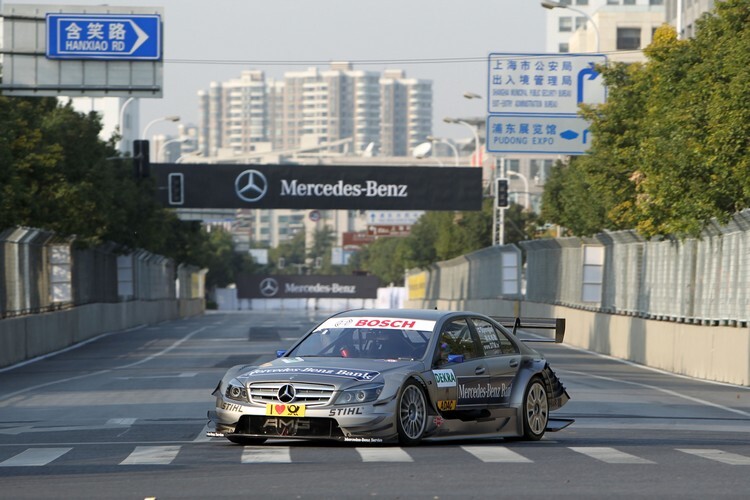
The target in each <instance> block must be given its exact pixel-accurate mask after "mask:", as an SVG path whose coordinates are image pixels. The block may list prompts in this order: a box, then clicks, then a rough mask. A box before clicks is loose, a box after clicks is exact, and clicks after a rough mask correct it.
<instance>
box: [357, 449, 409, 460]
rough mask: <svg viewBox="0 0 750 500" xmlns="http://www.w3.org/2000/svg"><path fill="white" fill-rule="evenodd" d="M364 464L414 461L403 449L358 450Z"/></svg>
mask: <svg viewBox="0 0 750 500" xmlns="http://www.w3.org/2000/svg"><path fill="white" fill-rule="evenodd" d="M356 450H357V453H359V456H360V457H362V461H363V462H413V461H414V459H413V458H411V456H409V454H408V453H406V451H404V450H403V449H401V448H364V447H359V448H356Z"/></svg>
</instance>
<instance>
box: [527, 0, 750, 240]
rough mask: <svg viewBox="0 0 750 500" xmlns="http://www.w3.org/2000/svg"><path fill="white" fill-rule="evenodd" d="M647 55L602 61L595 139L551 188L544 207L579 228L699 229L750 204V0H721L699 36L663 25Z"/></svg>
mask: <svg viewBox="0 0 750 500" xmlns="http://www.w3.org/2000/svg"><path fill="white" fill-rule="evenodd" d="M645 54H646V56H647V62H646V63H645V64H632V65H624V64H612V65H610V66H609V67H607V68H602V73H603V76H604V78H605V81H606V82H607V84H608V87H609V97H608V101H607V103H606V104H604V105H601V106H596V107H592V106H589V107H584V109H583V111H582V114H583V116H584V117H586V118H587V119H589V120H590V121H591V131H592V133H593V144H592V148H591V150H590V151H589V154H588V155H586V156H582V157H579V158H576V159H574V160H572V161H571V162H570V164H569V165H568V166H567V167H563V168H559V169H557V171H556V172H555V173H554V175H553V178H552V179H550V182H549V183H548V185H547V186H546V188H545V194H544V199H543V209H542V213H543V216H544V217H545V219H547V220H549V221H551V222H555V223H557V224H560V225H563V226H565V227H567V228H569V229H570V230H571V231H572V232H573V233H574V234H578V235H587V234H592V233H595V232H599V231H601V230H603V229H636V230H637V231H638V232H640V233H641V234H642V235H644V236H646V237H651V236H655V235H660V234H661V235H663V234H675V235H678V236H689V235H698V234H700V232H701V231H702V229H703V228H704V227H705V225H706V224H708V223H709V222H710V221H711V220H712V219H714V218H716V219H718V220H719V221H720V222H726V221H727V220H728V219H729V218H730V217H731V216H732V215H733V214H734V213H735V212H737V211H738V210H741V209H744V208H747V207H748V206H750V143H749V142H748V140H747V138H748V137H750V0H727V1H725V2H720V3H717V4H716V8H715V12H714V13H712V14H709V15H706V16H704V17H703V18H702V19H701V20H700V21H699V22H698V29H697V34H696V37H695V38H694V39H692V40H677V37H676V35H675V33H674V30H673V28H671V27H669V26H667V25H665V26H662V27H660V28H659V29H657V31H656V33H655V35H654V41H653V43H652V44H651V46H649V47H648V48H647V49H646V50H645Z"/></svg>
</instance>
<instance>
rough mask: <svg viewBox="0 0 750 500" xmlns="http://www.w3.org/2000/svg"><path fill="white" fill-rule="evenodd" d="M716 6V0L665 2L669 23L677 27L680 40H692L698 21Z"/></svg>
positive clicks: (675, 0) (673, 0)
mask: <svg viewBox="0 0 750 500" xmlns="http://www.w3.org/2000/svg"><path fill="white" fill-rule="evenodd" d="M715 4H716V2H715V1H714V0H665V7H666V16H667V22H668V23H669V24H671V25H672V26H674V27H675V29H676V30H677V36H678V37H679V38H692V37H694V36H695V29H696V21H697V20H698V19H700V17H701V16H702V15H703V14H705V13H706V12H710V11H712V10H713V8H714V5H715Z"/></svg>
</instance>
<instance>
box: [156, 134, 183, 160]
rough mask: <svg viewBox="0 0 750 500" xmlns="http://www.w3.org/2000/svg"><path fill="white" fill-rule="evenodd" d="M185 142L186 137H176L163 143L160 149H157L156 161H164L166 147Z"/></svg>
mask: <svg viewBox="0 0 750 500" xmlns="http://www.w3.org/2000/svg"><path fill="white" fill-rule="evenodd" d="M187 140H188V138H187V137H178V138H176V139H170V140H168V141H165V142H164V144H162V145H161V147H159V154H158V155H157V160H158V159H161V160H162V161H164V155H165V154H166V152H167V145H169V144H173V143H175V142H186V141H187Z"/></svg>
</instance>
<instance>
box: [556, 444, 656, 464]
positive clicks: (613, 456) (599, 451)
mask: <svg viewBox="0 0 750 500" xmlns="http://www.w3.org/2000/svg"><path fill="white" fill-rule="evenodd" d="M570 449H571V450H573V451H576V452H578V453H581V454H583V455H586V456H589V457H591V458H595V459H597V460H601V461H602V462H606V463H608V464H653V463H654V462H652V461H651V460H646V459H645V458H641V457H636V456H635V455H631V454H630V453H625V452H624V451H619V450H616V449H614V448H608V447H606V446H602V447H571V448H570Z"/></svg>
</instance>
